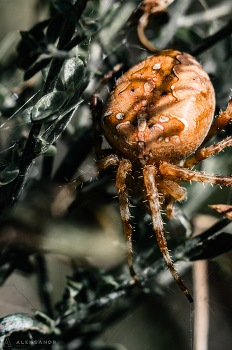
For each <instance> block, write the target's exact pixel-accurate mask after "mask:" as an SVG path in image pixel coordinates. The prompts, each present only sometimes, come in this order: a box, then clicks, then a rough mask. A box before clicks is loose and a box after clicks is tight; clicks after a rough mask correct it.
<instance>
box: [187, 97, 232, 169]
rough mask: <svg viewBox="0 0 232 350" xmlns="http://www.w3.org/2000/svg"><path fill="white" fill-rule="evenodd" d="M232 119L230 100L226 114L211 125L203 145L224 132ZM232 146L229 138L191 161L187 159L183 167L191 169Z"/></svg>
mask: <svg viewBox="0 0 232 350" xmlns="http://www.w3.org/2000/svg"><path fill="white" fill-rule="evenodd" d="M231 119H232V98H230V101H229V103H228V106H227V108H226V110H225V112H222V113H221V114H220V115H219V116H218V117H217V119H216V120H215V121H214V123H213V124H212V125H211V127H210V129H209V132H208V134H207V136H206V138H205V140H204V141H203V143H202V145H204V144H206V143H207V142H208V141H210V140H211V139H212V137H213V136H214V135H216V134H217V133H218V132H219V131H220V130H222V129H223V128H224V127H225V126H226V125H227V124H228V123H229V122H230V120H231ZM231 144H232V137H227V138H226V139H225V140H223V141H221V142H218V143H217V144H216V145H212V146H209V147H207V148H203V149H201V150H199V151H198V152H196V153H195V154H194V155H193V156H191V157H190V158H189V159H187V160H186V161H185V162H184V164H183V167H184V168H189V167H191V166H193V165H196V164H198V163H200V162H202V161H203V160H204V159H206V158H208V157H209V156H211V155H212V154H215V153H218V152H220V151H221V150H222V149H223V148H225V147H228V146H231ZM202 145H201V146H202Z"/></svg>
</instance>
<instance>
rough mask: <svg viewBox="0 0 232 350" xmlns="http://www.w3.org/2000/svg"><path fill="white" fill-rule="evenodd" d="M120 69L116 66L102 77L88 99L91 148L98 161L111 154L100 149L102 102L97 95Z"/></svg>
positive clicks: (107, 150) (119, 66) (109, 151)
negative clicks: (90, 114) (91, 134)
mask: <svg viewBox="0 0 232 350" xmlns="http://www.w3.org/2000/svg"><path fill="white" fill-rule="evenodd" d="M121 67H122V64H117V65H116V66H115V67H114V68H113V70H112V71H110V72H109V73H108V74H107V75H105V76H104V78H103V79H102V81H101V82H100V84H99V86H98V88H97V89H96V91H95V93H94V94H93V95H92V97H91V99H90V108H91V112H92V119H93V146H94V151H95V153H96V156H97V158H98V159H101V158H103V157H106V156H107V155H108V154H109V153H111V152H112V151H111V150H109V149H106V150H105V149H102V142H103V137H102V130H101V115H102V111H103V102H102V100H101V99H100V97H99V96H98V93H99V92H101V90H102V88H103V87H104V86H105V85H106V84H107V82H108V80H109V79H110V78H111V77H112V76H113V74H114V73H116V72H117V71H119V69H121Z"/></svg>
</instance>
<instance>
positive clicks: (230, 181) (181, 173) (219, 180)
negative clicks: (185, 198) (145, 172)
mask: <svg viewBox="0 0 232 350" xmlns="http://www.w3.org/2000/svg"><path fill="white" fill-rule="evenodd" d="M159 171H160V173H161V174H162V175H166V176H171V177H174V178H177V179H180V180H183V181H188V182H190V181H199V182H208V183H210V184H215V185H225V186H232V177H231V176H220V175H206V174H202V173H199V172H197V171H191V170H188V169H184V168H182V167H179V166H177V165H173V164H169V163H167V162H163V163H161V164H160V166H159Z"/></svg>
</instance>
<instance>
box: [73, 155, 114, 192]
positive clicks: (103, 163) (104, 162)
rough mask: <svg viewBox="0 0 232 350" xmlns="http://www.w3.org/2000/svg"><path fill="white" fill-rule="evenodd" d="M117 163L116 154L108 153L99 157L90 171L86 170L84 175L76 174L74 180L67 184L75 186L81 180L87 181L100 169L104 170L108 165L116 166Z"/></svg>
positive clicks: (80, 182)
mask: <svg viewBox="0 0 232 350" xmlns="http://www.w3.org/2000/svg"><path fill="white" fill-rule="evenodd" d="M118 163H119V158H118V156H117V155H116V154H110V155H109V156H107V157H105V158H103V159H100V160H99V161H98V162H96V163H95V164H94V166H93V167H92V168H91V169H90V171H88V172H86V173H85V174H84V175H80V176H78V177H77V178H76V179H75V180H73V181H71V182H69V186H72V187H75V188H77V187H78V186H80V185H81V184H83V182H86V181H89V180H90V179H91V178H92V177H94V176H96V175H98V174H99V173H100V172H101V171H103V170H105V169H106V168H107V167H108V166H110V165H113V166H116V165H118Z"/></svg>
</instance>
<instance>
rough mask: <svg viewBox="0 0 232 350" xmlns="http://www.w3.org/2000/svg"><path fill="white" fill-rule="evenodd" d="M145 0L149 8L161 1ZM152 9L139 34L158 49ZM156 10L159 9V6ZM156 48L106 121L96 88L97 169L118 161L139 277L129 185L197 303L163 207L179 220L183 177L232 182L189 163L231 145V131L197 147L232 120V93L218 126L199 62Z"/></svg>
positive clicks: (121, 84)
mask: <svg viewBox="0 0 232 350" xmlns="http://www.w3.org/2000/svg"><path fill="white" fill-rule="evenodd" d="M145 2H146V3H149V6H150V4H151V3H153V4H154V3H155V5H157V3H158V2H160V1H158V2H157V1H145ZM145 2H144V3H145ZM169 2H170V1H169ZM144 3H143V5H144ZM161 3H164V6H163V7H162V11H163V10H164V9H165V8H166V7H165V6H166V5H167V1H162V0H161ZM146 11H148V12H146ZM149 11H151V7H149V8H148V10H144V15H143V16H144V17H143V16H142V17H141V19H140V22H139V26H138V33H139V38H140V40H141V42H142V43H143V45H144V46H145V47H147V48H148V49H149V50H151V47H152V45H151V44H150V43H149V42H148V40H147V39H146V37H145V35H144V28H145V27H146V25H147V21H148V17H149V14H150V12H149ZM152 11H153V12H152V13H153V14H154V13H155V10H154V6H153V7H152ZM159 11H160V8H159ZM153 52H154V53H155V54H154V56H151V57H148V58H147V59H145V60H144V61H142V62H141V63H139V64H137V65H136V66H135V67H133V68H131V69H130V70H129V71H128V72H127V73H125V74H124V75H123V76H122V77H121V78H120V79H118V80H117V82H116V85H115V87H114V89H113V91H112V92H111V94H110V96H109V97H108V100H107V102H106V104H105V107H104V109H103V112H102V117H101V121H100V122H98V116H99V113H98V111H99V109H101V108H100V107H99V103H98V101H99V100H98V97H97V95H96V94H95V95H93V97H92V99H91V108H92V111H93V121H94V125H95V135H94V139H95V152H96V154H97V156H98V158H99V159H101V158H102V159H101V160H100V161H99V162H98V163H97V164H96V167H97V169H98V170H99V171H101V170H103V169H105V168H106V167H108V166H109V165H114V166H118V170H117V176H116V186H117V190H118V196H119V203H120V211H121V217H122V222H123V228H124V233H125V237H126V242H127V251H128V264H129V268H130V273H131V275H132V277H133V278H134V280H135V282H136V283H137V284H139V281H138V279H137V277H136V274H135V272H134V269H133V263H132V243H131V237H132V227H131V224H130V214H129V204H128V195H127V191H129V193H130V194H131V195H132V196H133V195H134V196H135V195H136V196H138V195H141V196H143V198H144V200H148V201H149V204H150V212H151V215H152V219H153V226H154V231H155V236H156V240H157V243H158V246H159V248H160V250H161V252H162V254H163V257H164V259H165V261H166V263H167V265H168V267H169V269H170V271H171V273H172V275H173V277H174V279H175V280H176V281H177V283H178V285H179V286H180V288H181V289H182V290H183V292H184V293H185V295H186V296H187V298H188V300H189V301H190V302H192V301H193V300H192V297H191V295H190V294H189V292H188V291H187V289H186V287H185V285H184V284H183V282H182V281H181V279H180V277H179V276H178V274H177V272H176V269H175V267H174V265H173V262H172V260H171V257H170V254H169V251H168V247H167V242H166V239H165V235H164V230H163V221H162V217H161V212H160V209H161V208H165V209H166V211H167V217H168V218H169V219H171V218H173V207H174V202H175V200H177V201H182V200H183V199H184V198H185V197H186V190H185V188H183V187H182V186H181V185H180V184H179V182H180V181H188V182H190V181H200V182H208V183H211V184H218V185H226V186H231V185H232V177H227V176H215V175H205V174H202V173H199V172H195V171H190V170H188V169H187V168H189V167H192V166H193V165H195V164H197V163H199V162H201V161H203V160H204V159H206V158H207V157H208V156H210V155H212V154H214V153H217V152H219V151H220V150H222V149H223V148H224V147H226V146H230V145H231V144H232V137H228V138H227V139H225V140H224V141H222V142H219V143H218V144H216V145H212V146H210V147H208V148H204V149H200V150H198V149H199V147H201V146H202V145H203V144H205V143H206V142H207V141H209V140H210V139H211V138H212V137H213V136H214V135H215V134H216V133H217V132H218V131H219V130H221V129H222V128H223V127H224V126H225V125H226V124H227V123H228V122H229V121H230V120H231V118H232V99H231V100H230V102H229V105H228V107H227V109H226V111H225V112H223V113H221V114H220V115H219V116H218V118H217V119H216V120H215V121H214V123H213V124H212V125H211V123H212V121H213V117H214V109H215V94H214V89H213V86H212V84H211V81H210V79H209V77H208V75H207V74H206V72H205V71H204V70H203V69H202V68H201V66H200V64H199V63H198V62H197V61H196V60H195V59H194V58H193V57H192V56H190V55H189V54H186V53H181V52H179V51H175V50H164V51H158V50H156V49H154V48H153ZM101 132H102V133H103V135H104V137H105V138H106V140H107V141H108V143H109V144H110V146H111V147H112V149H111V151H110V154H109V150H102V147H101V145H102V136H101ZM197 150H198V151H197ZM107 152H108V153H107ZM194 152H196V153H195V154H194V155H192V156H191V157H190V158H188V159H187V160H186V158H187V157H189V156H190V155H191V154H193V153H194ZM106 154H108V155H107V156H105V155H106ZM141 179H143V181H142V180H141Z"/></svg>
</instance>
